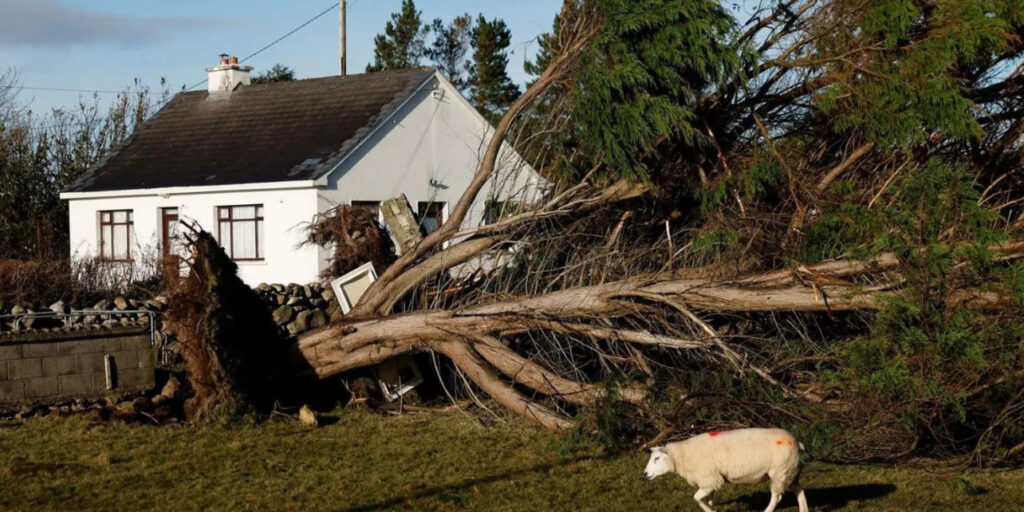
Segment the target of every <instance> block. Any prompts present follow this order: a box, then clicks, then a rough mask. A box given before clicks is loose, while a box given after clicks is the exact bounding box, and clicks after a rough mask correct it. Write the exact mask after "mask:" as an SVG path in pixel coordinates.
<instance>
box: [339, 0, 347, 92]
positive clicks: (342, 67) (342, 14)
mask: <svg viewBox="0 0 1024 512" xmlns="http://www.w3.org/2000/svg"><path fill="white" fill-rule="evenodd" d="M338 1H339V2H340V4H341V5H340V7H341V11H340V12H339V13H338V25H339V26H340V35H341V39H340V40H339V41H338V54H339V56H340V57H339V62H338V69H339V71H340V74H341V76H345V74H346V72H345V3H346V1H345V0H338Z"/></svg>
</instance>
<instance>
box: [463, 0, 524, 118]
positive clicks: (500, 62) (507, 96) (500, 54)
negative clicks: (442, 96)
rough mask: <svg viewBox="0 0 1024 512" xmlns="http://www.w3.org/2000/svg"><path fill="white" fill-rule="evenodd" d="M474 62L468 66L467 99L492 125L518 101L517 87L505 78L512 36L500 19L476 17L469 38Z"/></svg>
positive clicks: (507, 77) (509, 78) (509, 79)
mask: <svg viewBox="0 0 1024 512" xmlns="http://www.w3.org/2000/svg"><path fill="white" fill-rule="evenodd" d="M470 41H472V46H473V59H472V61H471V62H469V63H467V65H466V71H467V72H468V73H469V80H468V85H469V99H470V101H471V102H472V103H473V106H475V107H476V109H477V110H479V111H480V113H481V114H483V115H484V117H487V118H488V119H490V121H491V122H495V121H497V120H498V119H500V118H501V115H502V114H503V113H504V112H505V110H507V109H508V107H509V106H510V105H511V104H512V103H513V102H515V101H516V98H518V97H519V86H518V85H516V84H515V82H513V81H512V78H511V77H509V76H508V70H507V68H508V47H509V45H510V44H512V33H511V31H509V29H508V26H506V25H505V22H504V21H502V20H501V19H493V20H490V21H488V20H487V18H485V17H484V16H483V15H481V16H479V17H478V18H477V21H476V26H475V27H473V31H472V35H471V37H470Z"/></svg>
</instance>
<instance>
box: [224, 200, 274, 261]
mask: <svg viewBox="0 0 1024 512" xmlns="http://www.w3.org/2000/svg"><path fill="white" fill-rule="evenodd" d="M235 208H253V209H254V212H255V213H254V216H253V217H251V218H235V216H234V209H235ZM225 212H226V214H227V216H225ZM224 222H227V223H228V229H229V233H228V234H230V235H231V243H229V244H227V247H225V246H224V242H223V240H224V238H223V237H222V233H221V224H222V223H224ZM246 222H252V223H253V224H255V229H256V235H255V237H256V238H255V240H256V257H255V258H236V257H235V254H234V252H235V251H234V245H235V224H242V223H246ZM261 227H263V205H262V204H235V205H231V206H218V207H217V241H218V242H220V245H221V247H224V252H226V253H228V256H229V257H230V258H231V259H232V260H233V261H264V256H265V255H264V254H262V252H261V251H260V228H261Z"/></svg>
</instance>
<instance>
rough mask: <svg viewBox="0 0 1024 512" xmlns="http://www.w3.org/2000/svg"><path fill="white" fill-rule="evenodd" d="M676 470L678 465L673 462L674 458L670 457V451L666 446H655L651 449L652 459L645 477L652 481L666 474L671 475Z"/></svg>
mask: <svg viewBox="0 0 1024 512" xmlns="http://www.w3.org/2000/svg"><path fill="white" fill-rule="evenodd" d="M675 469H676V465H675V463H674V462H672V457H669V456H668V449H667V448H665V447H664V446H655V447H654V448H651V459H650V460H648V461H647V468H646V469H644V477H646V478H647V479H648V480H650V479H653V478H657V477H659V476H661V475H664V474H665V473H671V472H672V471H675Z"/></svg>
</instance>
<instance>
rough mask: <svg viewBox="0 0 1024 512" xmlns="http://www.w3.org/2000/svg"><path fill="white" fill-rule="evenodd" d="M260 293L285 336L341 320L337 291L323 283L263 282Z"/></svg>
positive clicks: (258, 287) (258, 292) (259, 288)
mask: <svg viewBox="0 0 1024 512" xmlns="http://www.w3.org/2000/svg"><path fill="white" fill-rule="evenodd" d="M256 293H257V294H258V295H259V296H260V299H262V300H263V302H264V303H265V304H266V305H267V308H268V309H269V310H270V311H271V314H272V315H273V317H274V322H276V323H277V325H278V326H279V327H280V328H281V332H282V334H284V335H285V336H296V335H299V334H302V333H303V332H306V331H309V330H312V329H316V328H318V327H322V326H324V325H326V324H327V323H328V322H330V321H332V320H337V319H338V318H341V306H339V305H338V301H337V300H335V298H334V291H333V290H331V288H330V287H324V286H323V285H321V284H320V283H309V284H295V283H292V284H266V283H261V284H260V285H259V286H257V287H256Z"/></svg>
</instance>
